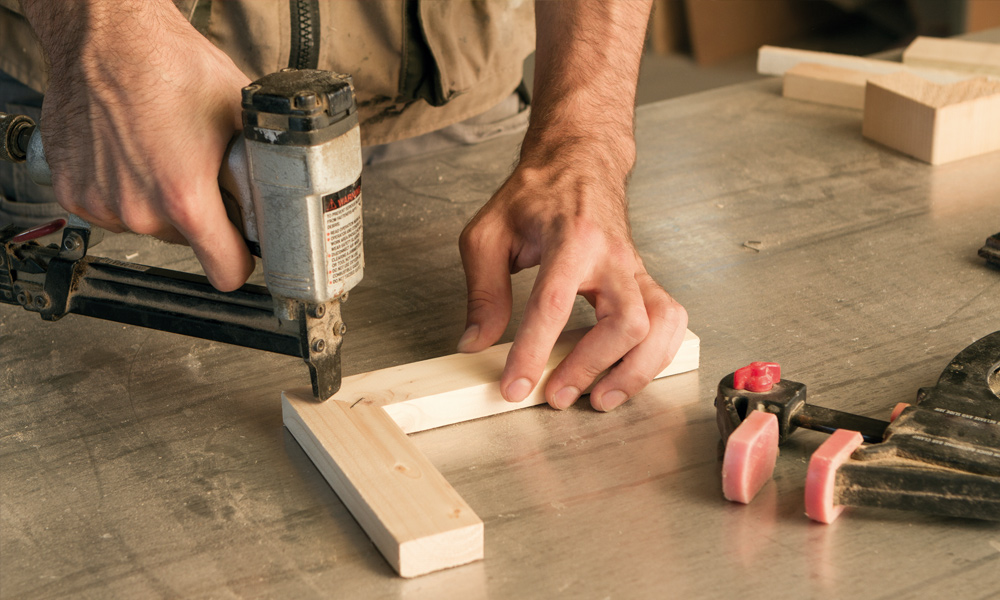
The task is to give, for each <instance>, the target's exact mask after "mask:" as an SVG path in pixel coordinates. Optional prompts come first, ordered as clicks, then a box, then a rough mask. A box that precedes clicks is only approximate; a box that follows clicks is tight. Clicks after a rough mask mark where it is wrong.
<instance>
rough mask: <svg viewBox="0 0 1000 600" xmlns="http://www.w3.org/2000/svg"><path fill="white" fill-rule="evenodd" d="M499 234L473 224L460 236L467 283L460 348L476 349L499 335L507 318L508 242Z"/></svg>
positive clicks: (491, 341)
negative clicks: (466, 298) (481, 229)
mask: <svg viewBox="0 0 1000 600" xmlns="http://www.w3.org/2000/svg"><path fill="white" fill-rule="evenodd" d="M497 238H498V236H496V235H490V234H489V233H487V234H486V235H483V234H482V233H480V229H479V228H476V227H475V226H474V225H470V226H469V227H466V229H465V231H463V232H462V237H461V238H460V240H459V250H460V251H461V254H462V266H463V267H464V268H465V282H466V286H467V287H468V309H467V310H468V313H467V316H466V329H465V333H464V334H463V335H462V339H460V340H459V342H458V351H459V352H479V351H480V350H483V349H485V348H489V347H490V346H492V345H493V344H495V343H496V341H497V340H499V339H500V336H501V335H503V332H504V329H506V328H507V323H508V322H509V321H510V311H511V303H512V300H511V288H510V263H509V260H508V258H507V257H508V255H509V254H508V250H507V248H508V246H507V245H505V244H504V243H503V242H502V240H499V239H497Z"/></svg>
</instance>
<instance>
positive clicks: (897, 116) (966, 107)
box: [757, 37, 1000, 165]
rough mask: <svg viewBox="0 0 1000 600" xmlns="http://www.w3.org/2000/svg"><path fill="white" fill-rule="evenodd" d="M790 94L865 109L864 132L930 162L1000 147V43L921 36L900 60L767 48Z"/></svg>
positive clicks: (764, 57)
mask: <svg viewBox="0 0 1000 600" xmlns="http://www.w3.org/2000/svg"><path fill="white" fill-rule="evenodd" d="M757 70H758V71H759V72H760V73H762V74H766V75H782V76H784V86H783V89H784V91H783V93H784V96H785V97H787V98H794V99H798V100H807V101H810V102H819V103H822V104H830V105H834V106H843V107H847V108H854V109H860V110H863V124H862V133H863V135H864V136H865V137H867V138H869V139H872V140H874V141H877V142H880V143H882V144H885V145H886V146H889V147H891V148H894V149H896V150H898V151H900V152H903V153H904V154H908V155H910V156H913V157H915V158H918V159H920V160H922V161H925V162H929V163H931V164H935V165H937V164H943V163H947V162H951V161H955V160H959V159H962V158H969V157H972V156H977V155H980V154H984V153H987V152H994V151H997V150H1000V44H987V43H980V42H970V41H963V40H954V39H938V38H927V37H918V38H917V39H916V40H914V42H913V43H912V44H910V46H909V47H908V48H907V49H906V51H905V52H904V53H903V62H902V63H896V62H891V61H883V60H876V59H868V58H860V57H856V56H846V55H839V54H831V53H826V52H809V51H803V50H791V49H787V48H774V47H770V46H764V47H763V48H761V49H760V52H759V54H758V62H757Z"/></svg>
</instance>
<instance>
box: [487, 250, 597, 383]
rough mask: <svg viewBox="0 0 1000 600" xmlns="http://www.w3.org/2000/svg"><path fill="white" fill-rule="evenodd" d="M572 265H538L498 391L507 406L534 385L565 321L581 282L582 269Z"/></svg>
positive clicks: (557, 261)
mask: <svg viewBox="0 0 1000 600" xmlns="http://www.w3.org/2000/svg"><path fill="white" fill-rule="evenodd" d="M574 262H575V261H566V260H560V259H559V256H558V255H557V256H556V257H554V258H553V260H552V261H551V262H546V261H543V262H542V266H541V267H540V268H539V270H538V277H537V278H536V279H535V285H534V286H533V287H532V288H531V295H530V296H529V297H528V303H527V306H525V309H524V319H523V320H522V321H521V325H520V326H519V327H518V328H517V333H516V334H515V335H514V343H513V345H512V346H511V349H510V353H509V354H508V355H507V365H506V367H504V371H503V375H502V376H501V378H500V390H501V393H502V394H503V397H504V399H506V400H507V401H508V402H520V401H521V400H524V399H525V398H527V397H528V394H530V393H531V390H533V389H534V388H535V386H536V385H538V380H539V379H540V378H541V376H542V371H543V370H544V369H545V364H546V363H547V362H548V360H549V354H551V353H552V348H553V347H554V346H555V343H556V340H557V339H558V338H559V334H560V333H562V330H563V327H565V326H566V322H567V321H569V316H570V313H571V312H572V311H573V303H574V301H575V300H576V295H577V291H578V290H579V289H580V283H581V282H582V281H583V268H584V267H583V265H580V264H574Z"/></svg>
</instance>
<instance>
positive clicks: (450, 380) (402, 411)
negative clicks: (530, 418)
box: [334, 328, 700, 433]
mask: <svg viewBox="0 0 1000 600" xmlns="http://www.w3.org/2000/svg"><path fill="white" fill-rule="evenodd" d="M586 332H587V329H586V328H584V329H576V330H573V331H567V332H564V333H563V334H562V335H561V336H560V337H559V341H557V342H556V345H555V347H554V348H553V350H552V353H551V355H550V356H549V361H548V363H547V364H546V365H545V370H544V371H543V375H542V379H541V382H540V383H539V384H538V385H537V386H535V389H534V390H532V392H531V394H530V395H529V396H528V397H527V398H525V399H524V400H522V401H521V402H517V403H513V402H507V401H505V400H504V399H503V398H502V397H501V396H500V386H499V381H500V374H501V373H502V372H503V368H504V364H505V363H506V361H507V353H508V352H509V351H510V346H511V345H510V344H499V345H496V346H493V347H491V348H487V349H486V350H483V351H482V352H477V353H475V354H452V355H449V356H442V357H439V358H432V359H430V360H424V361H420V362H415V363H409V364H405V365H399V366H395V367H390V368H387V369H381V370H379V371H372V372H370V373H362V374H360V375H354V376H351V377H346V378H344V382H343V385H342V386H341V388H340V391H339V392H338V393H337V395H336V396H334V397H335V398H336V399H338V400H341V401H343V402H347V403H348V404H352V403H354V402H357V401H358V400H361V399H364V400H366V401H369V402H372V403H374V404H377V405H379V406H382V407H384V408H385V410H386V412H387V413H388V414H389V416H390V417H392V419H393V420H394V421H395V422H396V423H397V424H398V425H399V426H400V428H402V430H403V431H404V432H406V433H415V432H417V431H424V430H426V429H433V428H435V427H441V426H443V425H451V424H452V423H460V422H462V421H469V420H472V419H478V418H481V417H488V416H491V415H496V414H500V413H504V412H508V411H512V410H518V409H520V408H526V407H528V406H535V405H537V404H543V403H544V402H545V398H544V396H543V390H544V388H545V381H546V380H547V379H548V376H549V374H550V373H551V372H552V370H553V369H554V368H555V367H556V365H558V364H559V363H560V362H561V361H562V360H563V359H564V358H565V357H566V355H567V354H569V351H570V350H571V349H572V348H573V347H574V346H575V345H576V343H577V342H578V341H579V340H580V338H582V337H583V335H584V334H585V333H586ZM699 350H700V340H699V339H698V336H696V335H695V334H694V333H692V332H691V331H687V332H686V333H685V337H684V342H683V343H682V344H681V347H680V350H678V352H677V355H676V356H675V357H674V360H673V362H671V363H670V365H668V366H667V368H666V369H664V370H663V371H662V372H660V373H659V374H658V375H657V376H656V377H657V378H660V377H666V376H668V375H675V374H677V373H684V372H686V371H692V370H694V369H697V368H698V358H699Z"/></svg>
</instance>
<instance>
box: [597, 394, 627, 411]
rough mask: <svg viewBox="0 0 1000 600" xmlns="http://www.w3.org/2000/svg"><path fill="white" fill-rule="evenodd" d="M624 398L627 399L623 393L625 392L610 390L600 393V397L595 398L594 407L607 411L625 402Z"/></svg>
mask: <svg viewBox="0 0 1000 600" xmlns="http://www.w3.org/2000/svg"><path fill="white" fill-rule="evenodd" d="M626 400H628V396H626V395H625V392H622V391H620V390H611V391H610V392H604V393H603V394H601V397H600V398H598V399H597V406H595V407H594V408H596V409H597V410H599V411H601V412H608V411H609V410H613V409H615V408H618V407H619V406H621V405H622V404H625V401H626Z"/></svg>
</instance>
